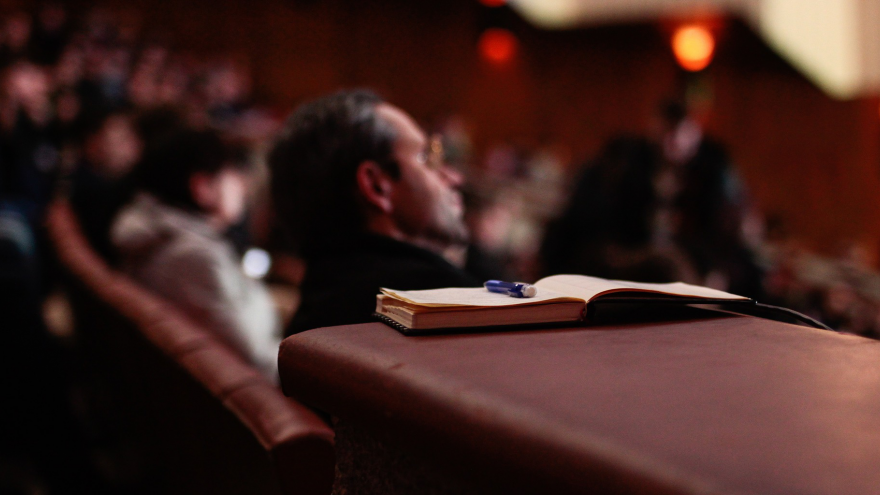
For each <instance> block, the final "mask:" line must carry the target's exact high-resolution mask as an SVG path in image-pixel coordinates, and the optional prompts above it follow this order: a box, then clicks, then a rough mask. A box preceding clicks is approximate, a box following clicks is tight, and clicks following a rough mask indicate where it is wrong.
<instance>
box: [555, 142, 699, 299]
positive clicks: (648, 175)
mask: <svg viewBox="0 0 880 495" xmlns="http://www.w3.org/2000/svg"><path fill="white" fill-rule="evenodd" d="M658 166H659V157H658V153H657V150H656V149H655V147H654V146H653V145H652V144H651V143H650V142H649V141H648V140H647V139H644V138H640V137H635V136H620V137H617V138H614V139H612V140H610V141H609V142H608V143H607V144H606V145H605V146H604V148H603V149H602V151H601V153H600V154H599V156H598V158H596V160H594V162H593V163H592V164H590V165H588V166H587V167H585V169H584V171H583V173H582V174H581V177H580V179H579V180H578V182H577V185H576V186H575V189H574V192H573V193H572V196H571V198H570V200H569V203H568V206H567V207H566V208H565V210H564V211H563V213H562V215H561V216H560V217H559V218H558V219H556V220H555V221H553V222H551V224H550V225H549V227H548V229H547V234H546V235H545V238H544V241H543V244H542V246H541V259H542V263H543V266H544V272H545V273H546V274H548V275H549V274H556V273H583V274H587V275H592V276H596V277H602V278H611V279H622V280H636V281H640V282H655V283H662V282H675V281H687V282H692V283H696V282H698V280H697V278H696V273H695V272H694V269H693V267H691V266H690V264H689V263H688V262H687V258H686V257H685V256H684V254H683V253H681V252H679V251H677V250H676V249H675V248H674V246H664V247H657V246H654V245H653V244H652V236H653V220H654V212H655V208H656V197H655V194H654V187H653V184H652V178H653V177H654V174H655V173H656V171H657V168H658Z"/></svg>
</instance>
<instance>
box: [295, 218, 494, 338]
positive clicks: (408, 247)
mask: <svg viewBox="0 0 880 495" xmlns="http://www.w3.org/2000/svg"><path fill="white" fill-rule="evenodd" d="M306 263H307V264H306V276H305V279H304V280H303V284H302V288H301V293H302V301H301V303H300V307H299V309H298V310H297V312H296V315H294V317H293V320H292V321H291V322H290V325H288V327H287V332H286V334H287V335H291V334H294V333H298V332H302V331H304V330H310V329H312V328H319V327H327V326H334V325H348V324H353V323H368V322H372V321H377V320H376V319H375V318H374V317H373V312H374V311H375V309H376V295H377V294H378V293H379V288H380V287H388V288H391V289H398V290H419V289H436V288H438V287H479V286H480V285H481V282H480V281H478V280H477V279H475V278H473V277H472V276H471V275H468V274H467V273H466V272H464V271H463V270H461V269H459V268H457V267H455V266H453V265H452V264H450V263H449V262H448V261H446V260H445V259H444V258H442V257H441V256H438V255H436V254H434V253H432V252H430V251H427V250H425V249H422V248H419V247H417V246H414V245H412V244H408V243H404V242H400V241H396V240H394V239H391V238H389V237H384V236H379V235H372V234H362V235H359V236H357V237H354V238H352V239H350V240H349V242H345V243H337V244H336V245H334V246H331V247H327V248H326V249H322V250H321V251H320V252H318V253H316V254H313V255H311V256H310V257H309V259H308V260H307V262H306Z"/></svg>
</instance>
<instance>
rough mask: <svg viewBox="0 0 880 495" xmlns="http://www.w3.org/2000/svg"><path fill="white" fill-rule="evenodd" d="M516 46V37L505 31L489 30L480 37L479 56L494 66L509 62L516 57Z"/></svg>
mask: <svg viewBox="0 0 880 495" xmlns="http://www.w3.org/2000/svg"><path fill="white" fill-rule="evenodd" d="M518 45H519V43H518V42H517V40H516V36H514V35H513V33H511V32H510V31H508V30H506V29H499V28H489V29H487V30H485V31H483V34H482V35H480V41H479V47H480V55H482V56H483V58H485V59H486V60H488V61H490V62H493V63H496V64H503V63H506V62H509V61H510V60H511V59H512V58H513V57H514V55H516V50H517V47H518Z"/></svg>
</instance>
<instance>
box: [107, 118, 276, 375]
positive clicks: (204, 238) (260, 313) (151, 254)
mask: <svg viewBox="0 0 880 495" xmlns="http://www.w3.org/2000/svg"><path fill="white" fill-rule="evenodd" d="M242 158H243V157H242V156H239V155H238V154H237V153H236V150H235V149H233V148H232V147H230V146H229V145H227V144H226V143H224V142H223V141H222V140H221V138H220V137H219V135H218V134H217V133H215V132H210V131H193V130H186V131H180V132H177V133H174V134H172V135H170V136H165V137H163V138H161V139H159V140H158V142H157V143H155V144H153V145H150V146H148V147H147V150H146V152H145V154H144V159H143V162H142V165H141V166H142V167H143V168H142V170H140V171H139V173H140V181H141V189H142V194H140V195H138V196H137V197H136V198H135V200H134V201H133V202H132V203H131V204H130V205H129V206H128V207H126V208H125V209H123V211H122V212H121V213H120V215H119V217H118V218H117V220H116V221H115V223H114V225H113V228H112V234H111V235H112V241H113V244H114V245H115V246H116V248H117V250H118V254H119V257H120V259H121V261H122V266H123V268H124V269H125V271H127V272H128V273H129V274H131V275H132V276H133V277H134V278H135V279H136V280H138V281H139V282H141V283H142V284H144V285H145V286H146V287H148V288H149V289H151V290H153V291H155V292H156V293H158V294H160V295H162V296H164V297H165V298H167V299H168V300H169V301H171V302H173V303H175V304H177V305H179V306H180V307H181V309H182V310H183V311H184V312H185V313H186V314H187V315H188V316H190V317H191V318H193V320H194V321H196V322H198V323H202V324H204V325H205V327H206V328H208V329H210V330H214V331H216V332H218V333H219V336H220V337H221V338H222V339H224V340H226V341H227V342H228V343H229V344H230V345H231V346H232V347H233V348H235V349H237V350H238V351H239V352H240V353H241V354H242V355H244V356H245V357H246V358H248V359H249V360H250V361H251V362H253V363H254V364H255V365H256V366H257V367H258V368H260V369H261V370H262V371H263V372H264V373H265V374H266V375H267V376H268V377H270V378H272V379H273V380H275V381H277V357H278V346H279V344H280V341H281V332H280V323H279V319H278V315H277V314H276V310H275V307H274V305H273V301H272V298H271V296H270V294H269V292H268V291H267V289H266V288H265V286H263V285H262V283H261V282H259V281H258V280H254V279H251V278H249V277H248V276H246V275H245V274H244V272H243V270H242V265H241V262H240V257H239V256H238V255H237V254H236V252H235V250H234V248H233V246H232V244H231V243H230V242H229V241H228V240H227V239H226V238H225V237H224V235H223V234H224V232H225V230H226V229H227V228H229V227H230V226H231V225H233V224H235V223H236V222H237V221H238V220H239V219H240V218H241V217H242V216H243V215H244V214H245V209H246V199H247V198H246V197H247V193H248V176H247V171H246V170H245V169H244V166H245V165H244V161H243V159H242Z"/></svg>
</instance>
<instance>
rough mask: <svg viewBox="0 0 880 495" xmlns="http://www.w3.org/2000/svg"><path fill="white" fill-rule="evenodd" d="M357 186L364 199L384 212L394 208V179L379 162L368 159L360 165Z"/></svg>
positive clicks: (389, 211)
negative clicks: (392, 196)
mask: <svg viewBox="0 0 880 495" xmlns="http://www.w3.org/2000/svg"><path fill="white" fill-rule="evenodd" d="M357 186H358V191H360V193H361V196H362V197H363V198H364V200H365V201H366V202H367V203H368V204H370V205H372V206H374V207H376V208H378V209H379V210H380V211H381V212H383V213H391V212H392V211H393V210H394V202H393V201H392V198H391V195H392V192H393V191H394V180H393V179H392V178H391V176H390V175H388V173H387V172H385V170H383V169H382V167H380V166H379V164H378V163H376V162H374V161H371V160H367V161H364V162H362V163H361V164H360V165H358V169H357Z"/></svg>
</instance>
